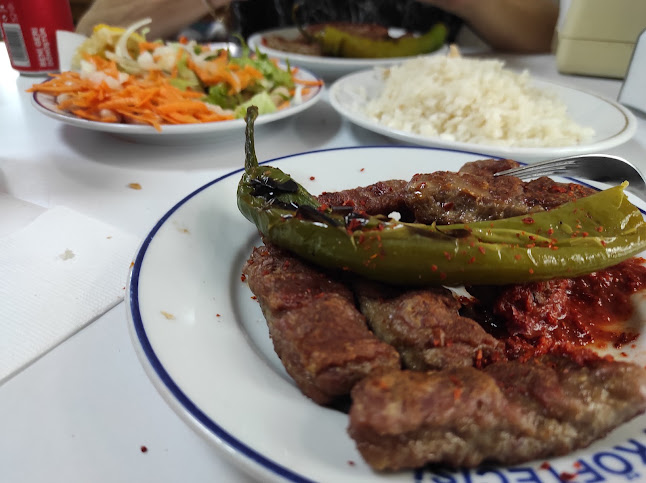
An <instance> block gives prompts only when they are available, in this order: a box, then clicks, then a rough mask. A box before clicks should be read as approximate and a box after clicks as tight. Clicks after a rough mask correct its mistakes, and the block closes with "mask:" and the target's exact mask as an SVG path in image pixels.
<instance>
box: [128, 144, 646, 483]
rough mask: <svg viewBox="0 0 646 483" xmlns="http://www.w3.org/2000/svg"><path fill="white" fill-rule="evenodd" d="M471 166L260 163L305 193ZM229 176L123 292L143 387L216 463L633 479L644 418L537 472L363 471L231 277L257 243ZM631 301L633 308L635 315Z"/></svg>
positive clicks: (322, 159)
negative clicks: (151, 388) (206, 446)
mask: <svg viewBox="0 0 646 483" xmlns="http://www.w3.org/2000/svg"><path fill="white" fill-rule="evenodd" d="M482 157H483V155H480V154H476V153H470V152H461V151H451V150H443V149H434V148H426V147H413V146H389V147H356V148H340V149H332V150H325V151H315V152H309V153H302V154H296V155H293V156H288V157H284V158H280V159H276V160H271V161H268V163H269V164H271V165H273V166H277V167H280V168H281V169H283V170H284V171H285V172H287V173H289V174H291V175H292V176H293V177H294V179H296V180H297V181H299V182H301V183H302V184H303V185H304V187H305V188H306V189H308V190H309V191H310V192H312V193H313V194H318V193H320V192H322V191H333V190H340V189H345V188H353V187H356V186H361V185H367V184H370V183H373V182H376V181H378V180H385V179H393V178H398V179H407V178H410V177H411V176H412V175H413V174H415V173H419V172H431V171H435V170H457V169H459V168H460V166H461V165H462V164H463V163H465V162H468V161H472V160H475V159H481V158H482ZM242 163H243V160H242V158H241V160H240V164H241V165H242ZM240 176H241V170H239V171H235V172H232V173H229V174H227V175H225V176H222V177H221V178H218V179H216V180H214V181H212V182H211V183H209V184H207V185H205V186H203V187H201V188H199V189H197V190H196V191H194V192H193V193H190V194H188V195H187V196H186V197H185V198H184V199H183V200H181V201H180V202H179V203H177V204H176V205H174V206H173V207H171V208H170V209H169V211H168V212H167V213H166V214H165V215H164V216H163V217H162V218H161V219H160V220H159V221H158V222H157V223H156V225H155V226H154V228H153V229H152V231H151V232H150V233H149V234H148V236H147V237H146V238H145V240H144V242H143V244H142V245H141V247H140V249H139V251H138V253H137V256H136V259H135V263H134V265H133V267H132V269H131V274H130V277H129V281H128V287H127V304H128V309H129V326H130V332H131V335H132V340H133V343H134V346H135V348H136V351H137V354H138V356H139V358H140V360H141V363H142V365H143V366H144V368H145V370H146V372H147V374H148V376H149V377H150V379H151V380H152V382H153V383H154V385H155V386H156V388H157V389H158V390H159V392H160V394H161V396H162V397H163V398H164V399H165V400H166V401H167V403H168V404H169V405H170V406H171V407H172V408H173V409H174V410H175V411H176V412H177V413H178V414H179V415H180V416H181V417H182V419H183V420H184V421H186V423H187V424H188V425H189V426H190V427H192V428H193V429H194V430H195V431H196V432H197V433H199V434H200V435H202V436H203V437H204V438H206V439H207V440H208V441H210V442H211V443H213V445H214V447H215V448H216V449H218V450H221V451H220V454H221V455H224V456H225V457H228V458H230V459H231V460H232V461H233V462H234V463H235V464H237V465H238V466H239V467H240V468H242V469H243V470H244V471H246V472H248V473H249V474H250V475H252V476H254V477H256V478H258V480H260V481H294V482H306V481H328V482H340V481H342V482H344V483H359V482H361V483H367V482H371V483H374V482H379V481H383V482H390V483H393V482H402V483H403V482H405V483H413V482H447V483H448V482H470V483H481V482H491V481H505V482H521V481H525V482H528V481H532V482H538V483H554V482H558V481H561V480H560V478H561V476H562V475H572V476H573V477H576V478H577V479H573V480H569V481H587V482H591V481H628V480H638V479H642V478H645V477H646V456H644V455H646V433H645V431H646V416H640V417H638V418H636V419H634V420H632V421H631V422H630V423H627V424H624V425H621V426H620V427H618V428H616V429H615V430H614V431H612V432H611V433H610V434H609V435H607V437H605V438H603V439H601V440H599V441H597V442H596V443H594V444H592V445H591V446H590V447H588V448H585V449H582V450H579V451H576V452H573V453H571V454H569V455H567V456H563V457H558V458H553V459H549V460H540V461H532V462H528V463H525V464H521V465H517V466H514V467H481V468H476V469H464V470H451V469H440V468H435V467H434V468H422V469H418V470H413V471H401V472H395V473H388V474H381V473H377V472H375V471H373V470H372V469H371V468H370V467H369V466H368V465H367V464H366V463H365V462H364V461H363V460H362V458H361V456H360V454H359V453H358V451H357V449H356V447H355V445H354V442H353V441H352V439H351V438H350V437H349V436H348V434H347V432H346V428H347V425H348V420H347V415H346V414H344V413H342V412H339V411H337V410H333V409H328V408H324V407H321V406H318V405H316V404H314V403H313V402H312V401H311V400H309V399H307V398H306V397H305V396H303V395H302V394H301V393H300V391H299V390H298V388H297V387H296V386H295V384H294V383H293V381H292V380H291V379H290V377H289V376H288V375H287V373H286V372H285V370H284V368H283V366H282V365H281V363H280V360H279V359H278V357H277V356H276V354H275V353H274V351H273V347H272V344H271V341H270V339H269V335H268V330H267V326H266V323H265V320H264V318H263V316H262V313H261V311H260V307H259V305H258V303H257V302H256V301H255V300H254V299H253V298H252V293H251V292H250V290H249V289H248V287H247V285H246V283H245V282H244V280H243V279H242V278H241V274H242V266H243V264H244V262H245V261H246V259H247V258H248V256H249V255H250V253H251V250H252V248H253V247H254V246H256V245H259V244H260V243H261V242H260V238H259V236H258V232H257V230H256V228H255V227H254V226H253V225H252V224H251V223H249V222H248V221H247V220H246V219H245V218H244V217H243V216H242V215H241V214H240V212H239V211H238V208H237V204H236V188H237V184H238V181H239V180H240ZM597 186H600V185H597ZM633 201H634V202H635V203H636V204H637V203H639V206H640V208H644V203H643V202H639V201H638V200H636V199H634V198H633ZM635 303H636V304H638V307H637V308H640V307H641V309H643V308H644V306H645V305H646V303H645V302H644V301H643V300H636V302H635ZM637 313H642V314H643V313H646V312H639V311H637ZM635 342H636V343H635V344H634V347H624V348H622V351H625V352H626V355H625V356H621V357H623V358H624V359H625V360H634V361H636V362H638V363H639V364H641V365H644V364H645V363H646V343H645V342H644V340H643V339H642V338H638V339H637V341H635ZM214 451H215V450H214ZM577 475H578V476H577Z"/></svg>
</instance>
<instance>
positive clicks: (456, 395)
mask: <svg viewBox="0 0 646 483" xmlns="http://www.w3.org/2000/svg"><path fill="white" fill-rule="evenodd" d="M461 396H462V389H461V388H459V387H456V388H455V389H453V400H454V401H459V400H460V397H461Z"/></svg>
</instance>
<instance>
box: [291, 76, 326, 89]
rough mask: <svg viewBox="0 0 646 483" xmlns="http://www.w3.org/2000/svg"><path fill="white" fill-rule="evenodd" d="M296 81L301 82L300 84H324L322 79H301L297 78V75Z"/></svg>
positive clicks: (313, 85)
mask: <svg viewBox="0 0 646 483" xmlns="http://www.w3.org/2000/svg"><path fill="white" fill-rule="evenodd" d="M294 82H295V83H296V84H300V85H303V86H312V87H316V86H322V85H323V81H320V80H307V79H299V78H296V77H295V78H294Z"/></svg>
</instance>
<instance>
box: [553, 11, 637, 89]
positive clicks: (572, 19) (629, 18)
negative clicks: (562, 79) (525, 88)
mask: <svg viewBox="0 0 646 483" xmlns="http://www.w3.org/2000/svg"><path fill="white" fill-rule="evenodd" d="M644 29H646V1H644V0H614V1H612V2H609V1H608V0H561V15H560V18H559V23H558V26H557V36H558V44H557V49H556V64H557V67H558V70H559V72H561V73H563V74H582V75H591V76H599V77H613V78H618V79H623V78H624V76H625V75H626V71H627V70H628V65H629V64H630V59H631V56H632V53H633V50H634V49H635V43H636V41H637V37H638V36H639V34H641V32H642V31H643V30H644Z"/></svg>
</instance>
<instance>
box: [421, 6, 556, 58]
mask: <svg viewBox="0 0 646 483" xmlns="http://www.w3.org/2000/svg"><path fill="white" fill-rule="evenodd" d="M418 1H419V2H421V3H426V4H429V5H433V6H435V7H438V8H441V9H442V10H445V11H447V12H449V13H452V14H454V15H457V16H458V17H460V18H461V19H462V20H464V22H465V23H467V24H468V25H469V26H470V27H471V28H472V29H473V31H474V32H475V33H476V34H478V35H479V36H480V37H481V38H482V39H483V40H484V41H485V42H487V43H488V44H489V45H490V46H491V47H493V48H495V49H498V50H505V51H514V52H549V51H550V50H551V46H552V37H553V36H554V29H555V27H556V21H557V19H558V14H559V7H558V3H557V2H556V0H486V1H485V0H418Z"/></svg>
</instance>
